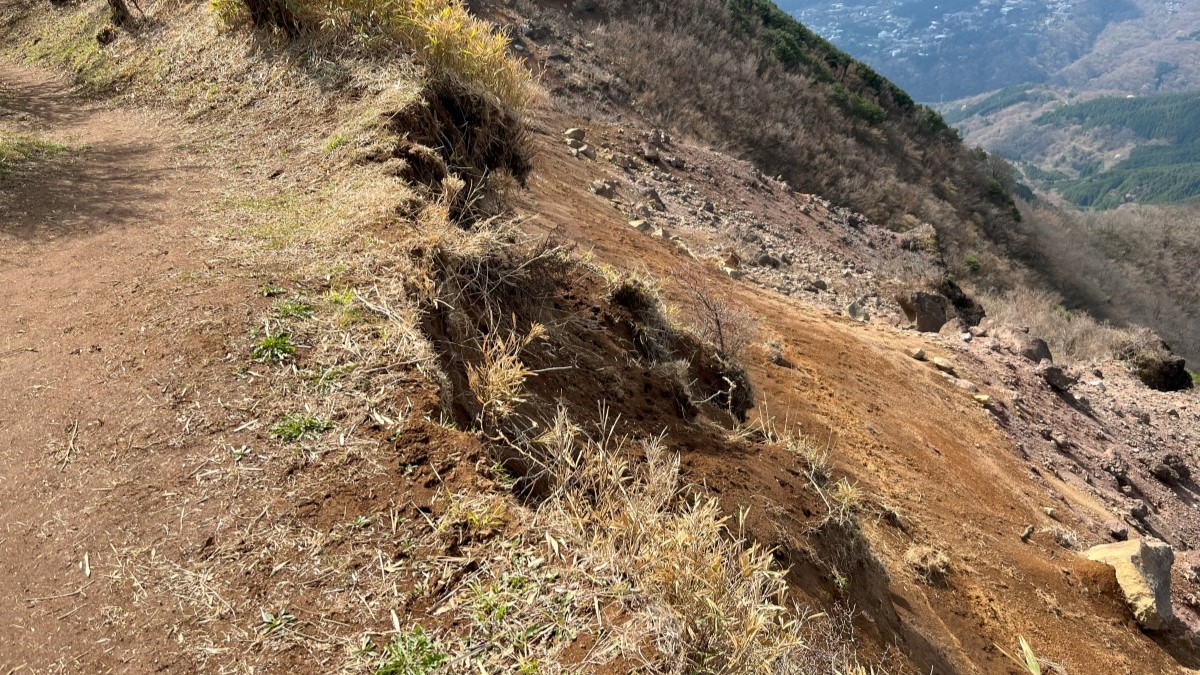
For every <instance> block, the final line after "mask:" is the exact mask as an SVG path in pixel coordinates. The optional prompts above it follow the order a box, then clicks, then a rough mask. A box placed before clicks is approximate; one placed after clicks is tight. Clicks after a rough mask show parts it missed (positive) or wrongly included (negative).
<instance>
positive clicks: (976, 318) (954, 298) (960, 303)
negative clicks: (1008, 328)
mask: <svg viewBox="0 0 1200 675" xmlns="http://www.w3.org/2000/svg"><path fill="white" fill-rule="evenodd" d="M938 292H940V293H941V294H942V295H943V296H945V297H946V298H947V299H948V300H949V301H950V304H951V305H953V306H954V313H955V314H956V315H957V316H958V318H959V320H960V321H962V322H963V325H964V326H967V327H970V326H978V325H979V322H981V321H983V318H984V317H985V316H986V315H987V313H986V312H985V311H984V309H983V305H981V304H979V303H978V302H976V301H975V299H974V298H972V297H971V296H969V295H967V294H966V293H965V292H964V291H963V289H961V288H959V286H958V284H956V283H954V282H953V281H952V280H950V279H944V280H943V281H942V283H941V285H940V286H938Z"/></svg>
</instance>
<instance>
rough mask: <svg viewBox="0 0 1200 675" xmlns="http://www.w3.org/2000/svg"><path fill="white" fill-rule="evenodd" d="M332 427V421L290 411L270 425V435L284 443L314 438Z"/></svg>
mask: <svg viewBox="0 0 1200 675" xmlns="http://www.w3.org/2000/svg"><path fill="white" fill-rule="evenodd" d="M332 428H333V423H332V422H330V421H328V420H323V419H321V418H319V417H313V416H311V415H302V414H300V413H292V414H290V415H286V416H284V418H283V419H281V420H279V421H278V422H277V423H276V424H275V426H273V427H271V435H272V436H274V437H275V438H277V439H279V440H281V441H283V442H284V443H295V442H296V441H302V440H305V439H314V438H317V437H318V436H320V435H321V434H323V433H325V432H326V431H329V430H330V429H332Z"/></svg>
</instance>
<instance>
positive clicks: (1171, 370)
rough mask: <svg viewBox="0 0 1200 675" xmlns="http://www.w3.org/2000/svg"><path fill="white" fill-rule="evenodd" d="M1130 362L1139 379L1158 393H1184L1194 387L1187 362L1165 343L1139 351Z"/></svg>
mask: <svg viewBox="0 0 1200 675" xmlns="http://www.w3.org/2000/svg"><path fill="white" fill-rule="evenodd" d="M1129 361H1130V363H1131V364H1132V365H1133V371H1134V372H1135V373H1136V374H1137V376H1138V379H1139V380H1141V381H1142V383H1143V384H1145V385H1146V386H1147V387H1150V388H1151V389H1154V390H1156V391H1184V390H1186V389H1191V388H1192V387H1193V386H1194V385H1193V382H1192V376H1191V374H1190V373H1188V371H1187V362H1186V361H1184V359H1183V358H1182V357H1179V356H1176V355H1174V354H1172V353H1171V348H1170V347H1169V346H1168V345H1167V343H1165V342H1161V341H1160V342H1159V344H1157V345H1155V346H1154V347H1153V348H1143V349H1140V350H1138V351H1137V353H1136V354H1135V355H1134V356H1133V357H1132V358H1130V359H1129Z"/></svg>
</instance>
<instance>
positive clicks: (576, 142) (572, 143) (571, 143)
mask: <svg viewBox="0 0 1200 675" xmlns="http://www.w3.org/2000/svg"><path fill="white" fill-rule="evenodd" d="M585 145H587V144H586V143H584V142H583V141H582V140H580V139H578V138H568V139H567V147H568V148H571V149H572V150H578V149H580V148H582V147H583V146H585Z"/></svg>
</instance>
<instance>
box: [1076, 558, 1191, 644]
mask: <svg viewBox="0 0 1200 675" xmlns="http://www.w3.org/2000/svg"><path fill="white" fill-rule="evenodd" d="M1087 558H1088V560H1095V561H1098V562H1102V563H1104V564H1106V565H1108V566H1109V567H1111V568H1113V570H1115V571H1116V573H1117V583H1118V584H1120V586H1121V591H1122V592H1123V593H1124V594H1125V602H1126V603H1128V604H1129V609H1131V610H1133V617H1134V618H1135V619H1136V620H1137V622H1138V624H1139V625H1140V626H1141V627H1142V628H1145V629H1146V630H1164V629H1166V628H1168V627H1169V626H1170V625H1171V622H1172V621H1173V620H1174V613H1173V612H1172V610H1171V565H1173V564H1174V563H1175V551H1174V550H1172V549H1171V547H1170V546H1169V545H1167V544H1165V543H1163V542H1161V541H1146V540H1144V539H1135V540H1133V541H1124V542H1120V543H1117V544H1102V545H1100V546H1093V547H1092V548H1091V549H1089V550H1088V552H1087Z"/></svg>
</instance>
